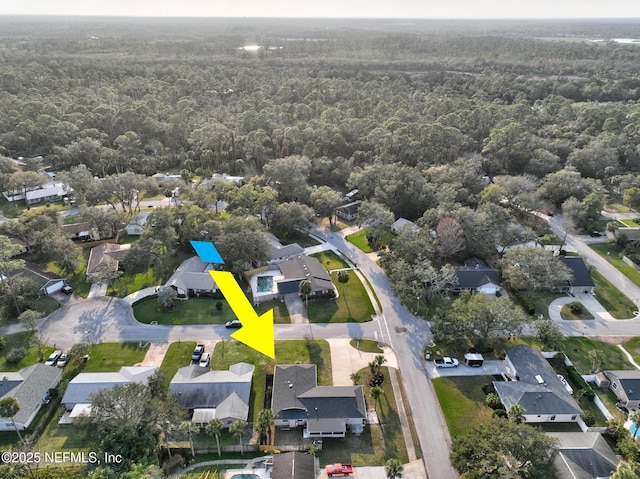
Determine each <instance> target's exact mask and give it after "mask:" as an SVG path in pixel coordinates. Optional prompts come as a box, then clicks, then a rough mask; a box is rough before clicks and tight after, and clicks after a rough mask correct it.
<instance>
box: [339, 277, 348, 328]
mask: <svg viewBox="0 0 640 479" xmlns="http://www.w3.org/2000/svg"><path fill="white" fill-rule="evenodd" d="M338 281H339V282H340V283H341V284H342V297H343V298H344V304H346V305H347V311H349V317H351V309H350V308H349V303H348V302H347V296H346V294H345V292H344V285H345V284H347V283H348V282H349V272H348V271H345V270H342V271H338Z"/></svg>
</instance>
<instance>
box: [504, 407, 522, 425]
mask: <svg viewBox="0 0 640 479" xmlns="http://www.w3.org/2000/svg"><path fill="white" fill-rule="evenodd" d="M525 412H527V410H526V409H525V408H523V407H522V406H521V405H520V404H514V405H513V406H511V407H510V408H509V410H508V411H507V416H508V417H509V421H511V422H515V423H516V424H522V423H523V422H524V413H525Z"/></svg>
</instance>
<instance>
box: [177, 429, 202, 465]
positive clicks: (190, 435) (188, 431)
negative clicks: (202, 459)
mask: <svg viewBox="0 0 640 479" xmlns="http://www.w3.org/2000/svg"><path fill="white" fill-rule="evenodd" d="M179 428H180V431H182V432H183V433H184V434H186V435H187V437H188V438H189V445H190V446H191V457H196V451H195V449H194V448H193V434H194V433H196V432H198V428H197V427H196V425H195V424H193V423H192V422H191V421H183V422H181V423H180V426H179Z"/></svg>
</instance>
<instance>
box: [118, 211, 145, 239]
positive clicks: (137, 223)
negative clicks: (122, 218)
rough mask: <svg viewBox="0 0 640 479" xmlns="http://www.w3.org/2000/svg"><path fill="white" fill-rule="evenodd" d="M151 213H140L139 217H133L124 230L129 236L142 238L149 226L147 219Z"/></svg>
mask: <svg viewBox="0 0 640 479" xmlns="http://www.w3.org/2000/svg"><path fill="white" fill-rule="evenodd" d="M149 214H150V212H149V211H140V212H139V213H138V214H137V215H135V216H133V217H132V218H131V219H130V220H129V224H128V225H127V226H125V227H124V230H125V231H126V232H127V234H128V235H129V236H140V235H141V234H142V232H143V231H144V227H145V225H146V224H147V218H148V217H149Z"/></svg>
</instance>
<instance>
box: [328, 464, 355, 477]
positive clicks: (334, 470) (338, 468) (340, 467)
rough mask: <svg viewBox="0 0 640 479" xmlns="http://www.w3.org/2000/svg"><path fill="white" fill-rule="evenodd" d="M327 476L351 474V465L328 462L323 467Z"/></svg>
mask: <svg viewBox="0 0 640 479" xmlns="http://www.w3.org/2000/svg"><path fill="white" fill-rule="evenodd" d="M324 470H325V472H326V473H327V476H329V477H333V476H348V475H349V474H353V467H351V464H329V465H328V466H327V467H325V468H324Z"/></svg>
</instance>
